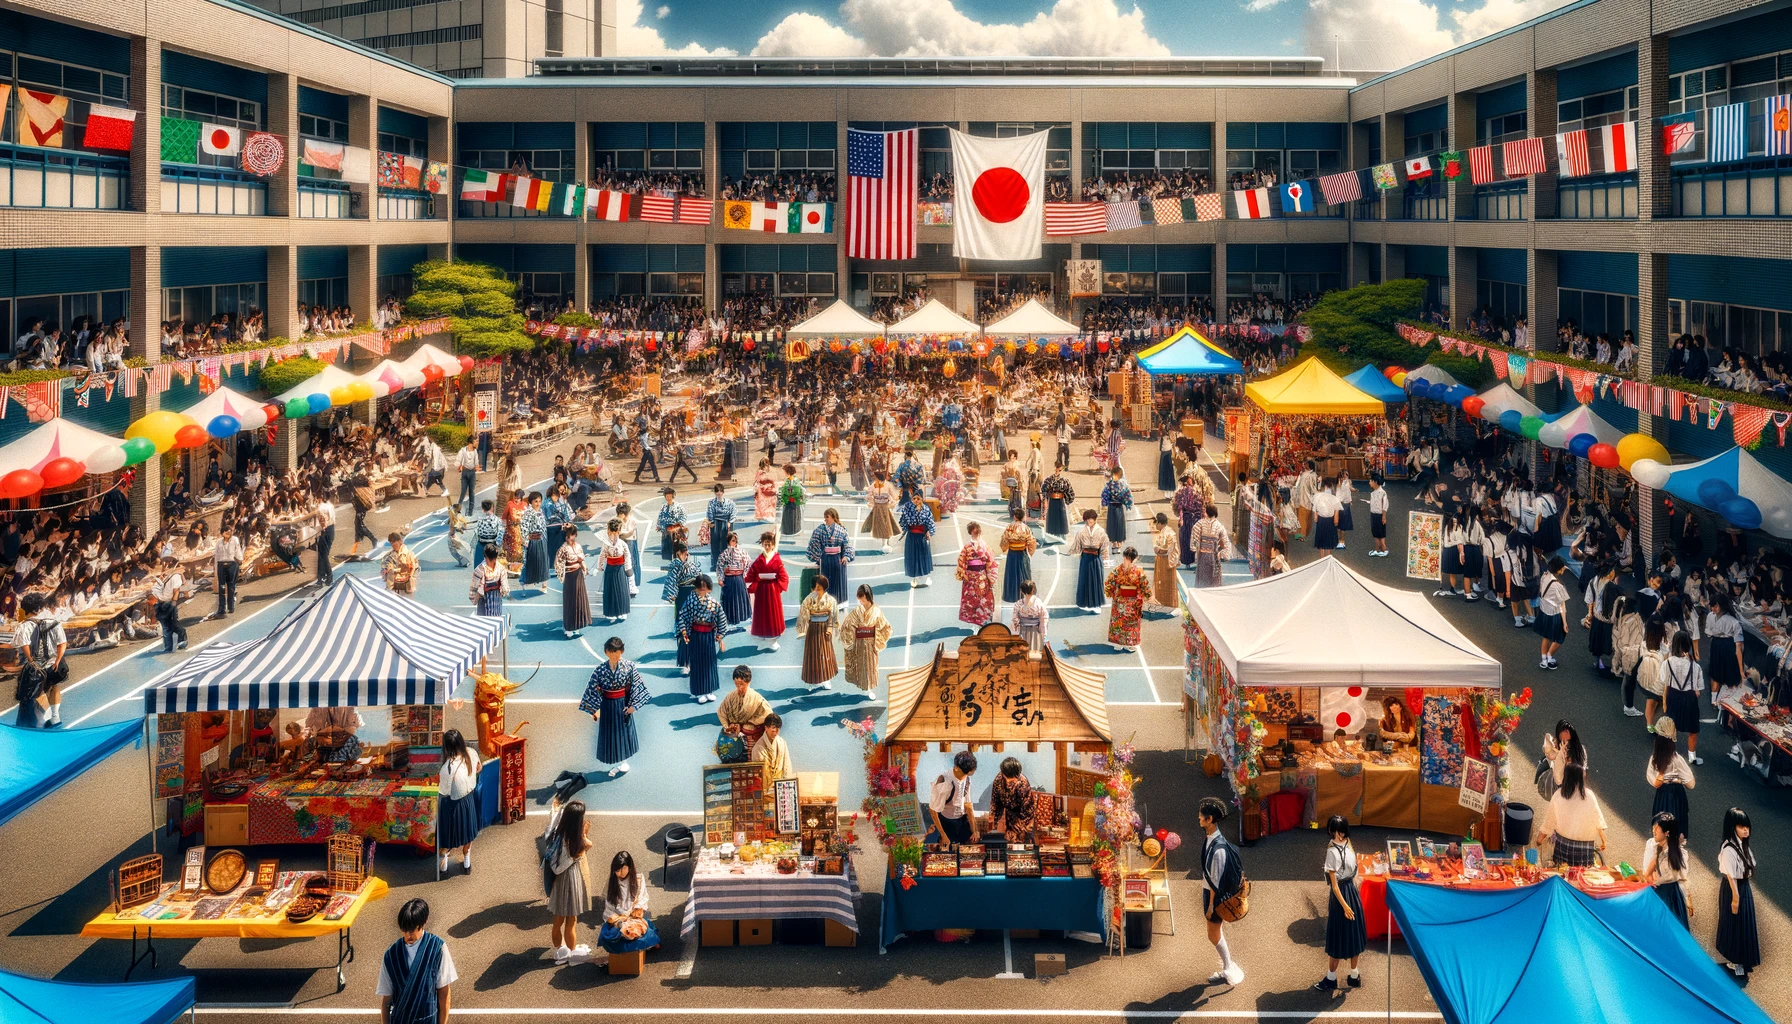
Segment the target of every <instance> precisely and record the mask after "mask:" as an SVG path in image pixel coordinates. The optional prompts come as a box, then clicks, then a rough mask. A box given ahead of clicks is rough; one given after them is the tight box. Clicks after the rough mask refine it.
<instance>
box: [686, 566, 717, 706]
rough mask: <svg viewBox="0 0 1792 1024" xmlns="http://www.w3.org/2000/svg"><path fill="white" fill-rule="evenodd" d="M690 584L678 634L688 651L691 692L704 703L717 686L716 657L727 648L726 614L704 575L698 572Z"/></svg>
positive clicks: (699, 701) (713, 588)
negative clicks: (690, 587) (689, 592)
mask: <svg viewBox="0 0 1792 1024" xmlns="http://www.w3.org/2000/svg"><path fill="white" fill-rule="evenodd" d="M693 588H694V589H693V590H692V592H691V595H690V596H689V597H688V598H686V599H685V600H684V604H683V608H682V610H681V611H680V612H679V613H678V638H679V640H681V641H682V642H683V643H684V646H685V649H686V650H687V651H689V652H690V656H689V662H690V664H689V668H690V676H691V696H693V697H695V698H697V703H699V704H708V703H709V702H711V701H713V700H715V699H716V696H715V695H716V690H717V689H719V688H720V687H721V683H720V681H719V677H718V675H717V673H716V661H717V659H719V658H720V656H721V655H722V653H723V652H724V651H726V650H727V649H728V639H727V633H728V616H727V613H725V612H723V611H722V603H721V602H720V601H717V600H716V598H715V583H714V581H712V580H711V579H710V578H709V577H708V576H706V575H698V576H697V578H696V581H695V583H694V584H693Z"/></svg>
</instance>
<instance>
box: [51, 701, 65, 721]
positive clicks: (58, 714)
mask: <svg viewBox="0 0 1792 1024" xmlns="http://www.w3.org/2000/svg"><path fill="white" fill-rule="evenodd" d="M50 721H52V722H60V721H62V705H61V704H60V703H57V704H52V705H50Z"/></svg>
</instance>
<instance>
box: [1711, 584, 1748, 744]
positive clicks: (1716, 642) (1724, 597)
mask: <svg viewBox="0 0 1792 1024" xmlns="http://www.w3.org/2000/svg"><path fill="white" fill-rule="evenodd" d="M1704 633H1705V646H1706V649H1707V650H1708V651H1709V652H1710V662H1709V664H1710V665H1711V704H1712V708H1713V714H1715V713H1716V712H1715V709H1716V707H1717V704H1718V702H1719V701H1721V700H1723V699H1725V698H1727V697H1730V696H1733V695H1735V694H1737V692H1738V691H1740V690H1741V688H1742V679H1743V675H1744V673H1743V671H1742V621H1741V620H1740V619H1739V618H1737V616H1736V605H1735V603H1734V602H1732V601H1731V600H1730V595H1729V594H1727V593H1724V592H1723V591H1721V590H1720V591H1718V592H1716V593H1714V594H1712V595H1711V609H1710V610H1709V611H1707V612H1706V613H1705V629H1704Z"/></svg>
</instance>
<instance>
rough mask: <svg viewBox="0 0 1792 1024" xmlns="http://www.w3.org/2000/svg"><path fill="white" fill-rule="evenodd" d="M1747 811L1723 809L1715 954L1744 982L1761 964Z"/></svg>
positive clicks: (1753, 869)
mask: <svg viewBox="0 0 1792 1024" xmlns="http://www.w3.org/2000/svg"><path fill="white" fill-rule="evenodd" d="M1752 831H1753V828H1752V827H1751V826H1750V825H1749V820H1748V813H1747V812H1746V811H1744V810H1743V809H1742V808H1740V807H1732V808H1730V809H1729V810H1727V811H1725V812H1724V842H1723V845H1722V846H1720V847H1718V851H1717V871H1718V876H1719V878H1718V887H1717V955H1718V956H1721V957H1723V958H1724V960H1725V961H1726V962H1727V963H1728V964H1729V966H1730V973H1732V974H1734V975H1736V977H1738V978H1741V979H1743V983H1744V984H1747V982H1748V975H1749V972H1750V971H1752V970H1754V969H1755V968H1756V967H1759V966H1760V965H1761V938H1760V933H1759V932H1758V931H1757V929H1756V925H1755V894H1754V891H1753V887H1752V886H1751V885H1750V880H1751V879H1752V878H1753V877H1754V874H1755V855H1754V853H1753V852H1752V851H1750V850H1749V848H1748V839H1749V833H1750V832H1752Z"/></svg>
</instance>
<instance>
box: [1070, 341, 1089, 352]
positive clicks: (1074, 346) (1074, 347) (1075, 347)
mask: <svg viewBox="0 0 1792 1024" xmlns="http://www.w3.org/2000/svg"><path fill="white" fill-rule="evenodd" d="M1088 347H1089V343H1088V342H1086V341H1084V340H1083V339H1081V338H1078V339H1077V340H1075V341H1073V342H1071V343H1070V351H1072V352H1075V353H1076V354H1077V355H1079V356H1080V355H1082V354H1083V352H1084V351H1085V350H1087V349H1088Z"/></svg>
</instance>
